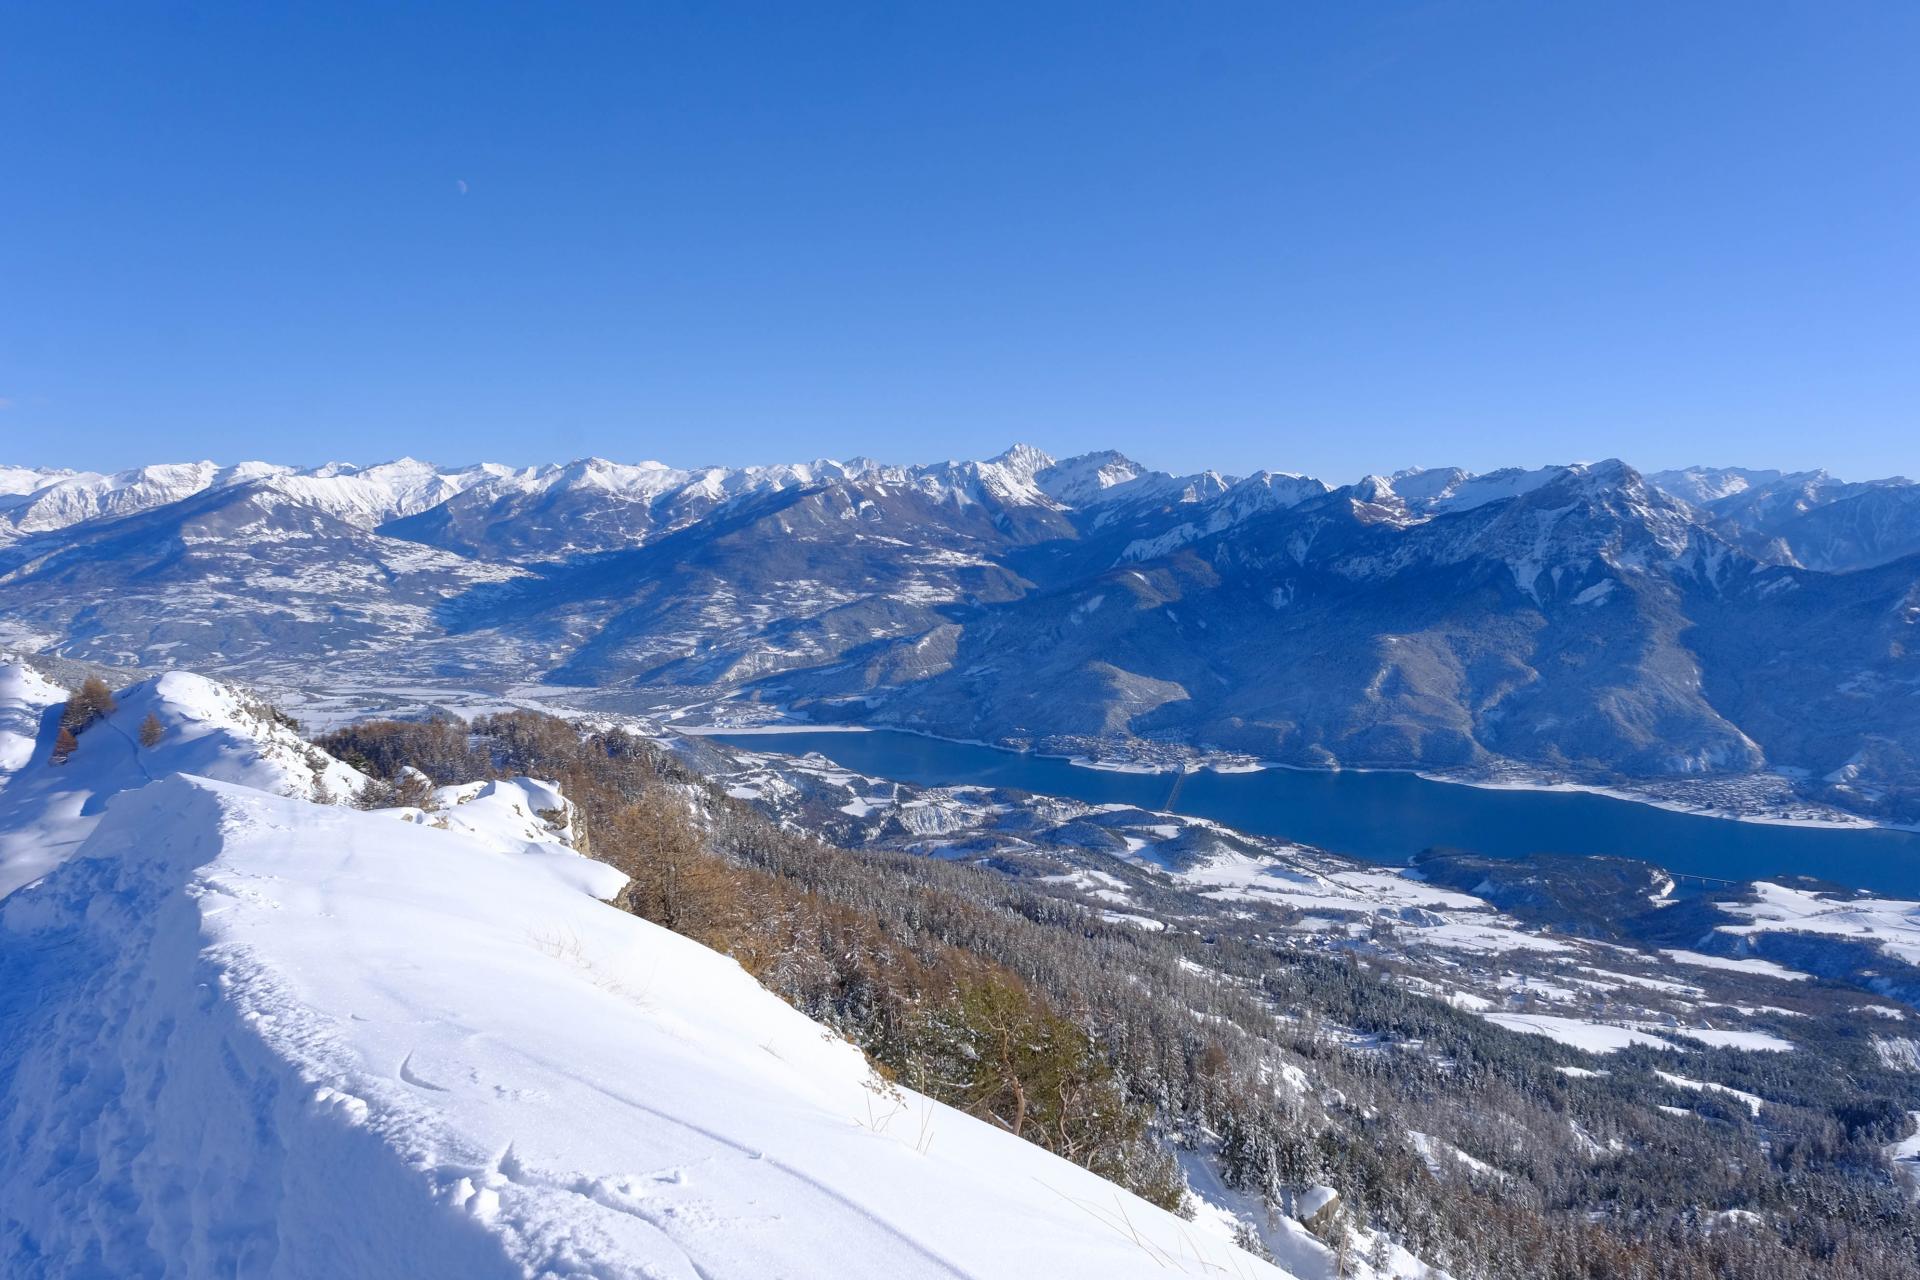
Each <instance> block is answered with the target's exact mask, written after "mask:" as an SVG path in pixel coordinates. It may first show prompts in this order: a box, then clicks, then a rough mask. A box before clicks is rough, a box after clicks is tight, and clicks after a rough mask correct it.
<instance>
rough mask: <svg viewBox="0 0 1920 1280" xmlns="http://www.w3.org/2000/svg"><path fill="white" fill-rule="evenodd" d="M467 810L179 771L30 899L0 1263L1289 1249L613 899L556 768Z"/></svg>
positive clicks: (946, 1266)
mask: <svg viewBox="0 0 1920 1280" xmlns="http://www.w3.org/2000/svg"><path fill="white" fill-rule="evenodd" d="M167 679H172V677H168V678H167ZM134 701H135V699H134V698H132V697H126V698H123V703H122V707H123V709H122V712H121V713H120V715H121V716H125V715H128V714H133V715H136V716H137V715H139V714H143V712H141V711H139V710H138V708H137V707H129V706H128V705H127V704H128V703H131V702H134ZM97 732H99V729H98V727H96V729H94V730H90V731H89V734H88V735H86V737H92V736H93V734H95V733H97ZM218 732H219V731H218V730H211V729H210V730H206V731H204V732H203V733H202V734H201V738H200V739H196V740H204V739H206V738H208V737H212V736H213V735H215V734H216V733H218ZM180 737H181V738H182V739H183V741H182V742H181V743H179V744H178V745H179V749H180V750H182V751H185V750H187V749H188V748H189V747H190V746H191V744H190V743H188V742H186V741H184V739H185V738H186V737H187V734H186V732H185V731H184V730H183V731H182V732H181V733H180ZM95 745H97V744H95ZM85 747H86V742H85V738H83V754H84V752H85ZM97 754H98V756H100V757H101V758H100V759H99V760H98V761H97V762H96V763H97V764H98V767H100V768H101V769H103V770H105V769H109V768H113V767H117V766H116V765H115V764H114V762H112V761H109V760H107V759H105V757H106V756H107V754H108V753H106V752H105V751H101V752H98V753H97ZM261 767H262V768H265V766H261ZM17 781H18V779H16V783H17ZM11 789H12V787H11V786H10V787H9V790H11ZM441 799H442V802H443V805H442V808H441V809H440V810H439V811H437V812H432V811H430V812H425V813H422V812H421V811H418V810H390V811H384V812H371V813H365V812H359V811H356V810H353V809H349V808H346V807H343V806H326V805H318V804H314V803H310V802H308V801H306V800H302V799H294V798H290V797H283V796H277V795H272V794H268V793H267V792H265V791H262V790H258V789H255V788H253V787H249V786H245V785H239V784H237V783H235V782H231V781H228V782H221V781H212V780H209V779H206V778H195V777H187V776H172V777H163V778H161V780H159V781H156V782H153V783H151V784H149V785H145V786H141V787H139V788H138V789H134V790H126V791H122V792H121V793H120V794H119V795H117V796H115V797H114V798H113V799H112V800H111V801H110V802H109V803H108V804H107V805H106V806H105V814H104V816H103V817H98V818H96V819H95V821H96V823H97V826H96V828H95V829H94V830H93V832H92V834H91V835H90V836H89V837H88V838H87V840H86V843H85V844H84V846H83V847H82V848H81V849H80V850H79V851H78V852H77V853H76V854H74V856H72V857H71V858H70V859H68V860H67V861H65V862H64V864H63V865H60V866H58V867H57V868H56V869H54V870H53V871H52V872H51V873H50V874H47V875H46V876H45V877H44V878H43V879H41V880H40V881H39V882H38V883H36V884H32V885H29V886H28V887H26V888H23V889H19V890H17V891H15V892H14V893H13V894H12V896H11V897H9V898H7V899H6V900H5V902H4V903H0V1025H4V1026H5V1027H6V1028H7V1031H8V1034H7V1035H6V1036H5V1037H4V1038H0V1150H4V1151H6V1152H7V1153H8V1156H7V1159H6V1160H4V1161H0V1206H4V1209H3V1210H0V1270H4V1271H5V1272H6V1273H7V1274H13V1275H27V1274H45V1275H69V1274H97V1275H155V1276H159V1275H164V1276H212V1275H223V1276H226V1275H242V1276H249V1277H306V1276H312V1277H327V1278H329V1280H331V1278H334V1277H341V1276H394V1277H401V1276H405V1277H409V1280H430V1278H431V1277H439V1276H446V1277H456V1276H457V1277H462V1278H463V1280H464V1278H469V1277H488V1276H502V1277H505V1276H530V1275H540V1276H569V1277H596V1278H599V1280H624V1278H627V1277H634V1278H637V1277H643V1276H644V1277H652V1278H656V1280H667V1278H672V1277H680V1278H683V1280H734V1278H741V1280H745V1278H748V1277H752V1278H754V1280H759V1278H760V1277H772V1276H873V1277H888V1278H890V1280H892V1278H901V1280H911V1278H913V1277H954V1276H971V1277H980V1278H981V1280H986V1278H988V1277H993V1278H998V1277H1013V1276H1049V1277H1055V1276H1058V1277H1071V1276H1086V1277H1096V1276H1097V1277H1111V1276H1133V1275H1139V1276H1148V1275H1162V1274H1165V1273H1167V1272H1168V1271H1172V1272H1173V1273H1175V1274H1179V1273H1180V1272H1182V1271H1185V1272H1187V1273H1190V1274H1219V1275H1228V1276H1241V1277H1255V1276H1279V1275H1283V1274H1284V1273H1282V1272H1280V1271H1278V1270H1276V1269H1275V1268H1273V1267H1271V1266H1269V1265H1267V1264H1264V1263H1260V1262H1257V1261H1255V1260H1253V1259H1252V1258H1251V1257H1249V1256H1247V1255H1246V1254H1244V1253H1241V1252H1239V1251H1238V1250H1235V1249H1233V1248H1232V1246H1230V1245H1228V1244H1226V1243H1225V1242H1223V1241H1220V1240H1218V1239H1216V1238H1213V1237H1212V1236H1210V1235H1209V1234H1208V1233H1207V1232H1204V1231H1202V1230H1197V1229H1196V1226H1195V1224H1190V1223H1186V1222H1183V1221H1181V1220H1180V1219H1178V1218H1176V1217H1174V1216H1172V1215H1170V1214H1167V1213H1165V1212H1163V1211H1161V1210H1159V1209H1156V1208H1154V1207H1152V1206H1150V1205H1148V1204H1146V1203H1145V1202H1143V1201H1140V1200H1138V1199H1136V1198H1135V1197H1133V1196H1131V1195H1128V1194H1127V1193H1125V1192H1122V1191H1120V1190H1118V1189H1117V1188H1115V1187H1114V1186H1112V1185H1111V1184H1109V1183H1106V1182H1104V1181H1102V1180H1101V1179H1099V1178H1096V1177H1095V1176H1093V1175H1092V1174H1090V1173H1088V1172H1086V1171H1085V1170H1082V1169H1080V1168H1078V1167H1077V1166H1074V1165H1072V1164H1069V1163H1067V1162H1066V1161H1063V1160H1061V1159H1058V1158H1057V1157H1054V1156H1052V1155H1050V1154H1048V1153H1046V1152H1044V1151H1042V1150H1041V1149H1040V1148H1038V1147H1035V1146H1032V1145H1030V1144H1028V1143H1026V1142H1024V1141H1021V1140H1020V1139H1017V1138H1014V1137H1012V1136H1011V1135H1009V1134H1007V1133H1005V1132H1003V1131H1001V1130H999V1129H996V1128H993V1127H990V1126H989V1125H987V1124H985V1123H983V1122H980V1121H977V1120H974V1119H972V1118H970V1117H968V1116H965V1115H962V1114H960V1113H958V1112H955V1111H952V1110H950V1109H948V1108H946V1107H943V1106H940V1105H938V1104H935V1103H931V1102H929V1101H927V1100H925V1099H922V1098H920V1097H918V1096H916V1095H913V1094H910V1093H901V1092H897V1091H892V1090H888V1089H886V1088H884V1087H882V1086H879V1085H878V1084H877V1082H875V1081H874V1078H873V1075H872V1073H871V1071H870V1069H869V1068H868V1066H867V1064H866V1062H865V1060H864V1059H863V1058H862V1056H861V1055H860V1053H859V1052H858V1051H857V1050H856V1049H855V1048H853V1047H852V1046H851V1045H849V1044H847V1043H846V1042H844V1041H842V1040H840V1039H838V1038H837V1037H835V1036H833V1035H831V1034H830V1033H828V1032H826V1031H824V1030H823V1029H822V1028H821V1027H820V1026H819V1025H817V1024H815V1023H813V1022H811V1021H809V1020H808V1019H806V1018H805V1017H803V1016H802V1015H800V1014H799V1013H797V1012H795V1011H794V1010H792V1009H791V1008H789V1007H788V1006H787V1005H786V1004H784V1003H783V1002H782V1001H780V1000H779V999H777V998H776V997H774V996H773V995H771V994H770V993H768V992H766V991H765V990H764V989H762V988H761V987H760V986H758V984H756V983H755V982H754V981H753V980H752V979H751V978H750V977H749V976H748V975H747V974H746V973H745V972H744V971H742V970H741V969H740V968H739V967H738V966H737V965H736V964H734V963H733V962H732V961H731V960H729V959H726V958H724V957H722V956H720V955H718V954H716V953H714V952H711V951H708V950H706V949H704V948H702V947H700V946H698V945H696V944H695V943H693V942H691V941H688V940H687V939H684V938H681V937H679V936H677V935H675V934H672V933H669V932H667V931H665V930H663V929H660V928H657V927H655V926H653V925H650V924H647V923H645V922H643V921H641V920H638V919H636V918H634V917H632V916H629V915H626V914H624V913H622V912H620V911H618V910H615V909H614V908H612V907H610V906H607V905H605V904H603V903H601V902H599V901H596V900H595V898H594V897H593V896H592V893H591V892H583V891H582V890H583V888H588V889H590V890H592V891H593V892H611V891H613V890H616V889H617V888H618V879H617V877H615V878H614V879H613V880H612V881H611V882H609V881H606V880H604V879H602V880H601V881H600V882H598V883H595V884H590V885H589V884H586V883H585V882H584V881H583V878H582V877H580V876H578V875H575V874H570V873H569V872H570V869H577V868H578V867H579V866H580V865H581V864H585V863H586V862H587V860H586V859H584V858H581V857H580V856H579V855H577V854H574V853H572V852H571V851H570V850H567V849H565V848H564V847H563V845H562V844H561V843H560V838H561V837H562V835H563V834H564V827H565V816H566V815H565V808H564V805H554V804H548V803H546V802H547V801H550V800H555V799H558V797H557V796H555V795H554V794H552V793H551V792H550V790H543V789H542V784H538V783H532V782H530V781H527V780H520V781H516V782H514V783H510V784H494V785H493V787H492V788H491V789H486V788H480V789H475V790H474V793H473V794H471V795H468V796H465V797H464V803H463V802H462V797H460V796H458V795H455V796H450V797H449V796H445V795H443V796H442V797H441ZM448 800H451V801H452V803H451V804H448V803H446V801H448ZM555 810H557V811H559V813H558V815H557V820H558V821H559V823H560V825H559V826H556V825H555V819H550V818H548V817H543V816H541V815H542V811H555ZM525 836H531V837H534V839H532V840H526V839H523V838H522V837H525ZM543 843H544V844H545V845H546V846H547V848H546V849H545V851H544V852H542V851H541V850H539V849H538V847H537V846H539V845H541V844H543ZM535 853H538V854H540V856H529V855H530V854H535Z"/></svg>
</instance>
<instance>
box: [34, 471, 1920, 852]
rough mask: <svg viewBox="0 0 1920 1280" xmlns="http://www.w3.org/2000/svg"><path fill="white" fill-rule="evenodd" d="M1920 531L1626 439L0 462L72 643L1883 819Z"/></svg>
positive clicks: (1892, 804)
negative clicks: (1146, 459) (1632, 781)
mask: <svg viewBox="0 0 1920 1280" xmlns="http://www.w3.org/2000/svg"><path fill="white" fill-rule="evenodd" d="M1916 553H1920V486H1915V485H1913V484H1911V483H1909V482H1906V481H1899V480H1889V481H1878V482H1873V483H1871V484H1864V485H1850V484H1844V483H1842V482H1839V481H1834V480H1832V479H1831V478H1830V477H1825V476H1824V475H1822V474H1820V473H1804V474H1794V475H1783V474H1781V473H1777V472H1756V471H1739V470H1735V469H1721V470H1710V469H1704V468H1695V469H1692V470H1689V471H1686V472H1671V473H1660V474H1656V475H1652V476H1642V475H1641V474H1640V473H1638V472H1636V471H1635V470H1634V469H1633V468H1631V467H1629V466H1627V465H1626V464H1624V463H1621V462H1618V461H1608V462H1604V463H1598V464H1576V465H1572V466H1567V467H1546V468H1539V469H1534V470H1520V469H1507V470H1503V471H1496V472H1491V473H1487V474H1483V475H1477V476H1476V475H1472V474H1470V473H1467V472H1465V471H1461V470H1457V469H1437V470H1412V471H1403V472H1399V473H1396V474H1395V475H1393V476H1390V477H1379V476H1370V477H1367V478H1365V479H1363V480H1362V481H1360V482H1358V483H1356V484H1353V485H1346V486H1341V487H1337V488H1335V487H1329V486H1327V485H1326V484H1324V483H1322V482H1320V481H1317V480H1312V479H1310V478H1307V477H1303V476H1296V475H1289V474H1284V473H1267V472H1262V473H1259V474H1256V475H1254V476H1251V477H1245V478H1239V477H1232V476H1224V475H1219V474H1216V473H1212V472H1205V473H1200V474H1197V475H1191V476H1173V475H1169V474H1166V473H1162V472H1155V471H1152V470H1150V469H1148V468H1145V467H1143V466H1141V465H1140V464H1138V463H1135V462H1133V461H1131V460H1129V459H1127V458H1125V457H1123V456H1122V455H1119V454H1117V453H1111V452H1105V453H1095V454H1088V455H1084V456H1082V457H1079V458H1071V459H1066V460H1055V459H1053V458H1051V457H1049V456H1048V455H1046V454H1044V453H1042V452H1040V451H1039V450H1035V449H1031V448H1027V447H1016V448H1014V449H1010V450H1008V451H1007V452H1006V453H1004V454H1001V455H1000V456H998V457H996V458H993V459H989V460H986V461H979V462H947V463H938V464H933V465H927V466H912V467H903V466H892V465H884V464H881V463H877V462H873V461H871V460H867V459H856V460H853V461H850V462H832V461H820V462H814V463H806V464H795V465H789V466H771V467H753V468H744V469H734V470H729V469H724V468H704V469H693V470H677V469H674V468H670V467H666V466H663V465H661V464H657V463H646V464H639V465H623V464H615V463H610V462H605V461H603V460H597V459H588V460H583V461H580V462H576V463H571V464H567V465H564V466H546V467H532V468H513V467H506V466H501V465H497V464H483V465H478V466H471V467H462V468H452V469H448V468H436V467H433V466H430V465H428V464H425V463H419V462H414V461H411V460H403V461H401V462H396V463H389V464H382V465H380V466H374V467H366V468H356V467H350V466H345V465H339V464H335V465H330V466H327V467H322V468H315V469H311V470H307V471H298V470H294V469H291V468H286V467H278V466H272V465H268V464H260V463H253V464H242V465H241V466H237V467H228V468H221V467H216V466H215V465H214V464H211V463H206V464H195V465H191V466H173V467H148V468H141V469H139V470H137V471H133V472H124V473H119V474H118V475H115V476H111V477H101V476H88V475H76V474H69V473H48V472H29V471H26V470H24V469H0V626H4V627H5V628H6V635H7V638H8V639H9V640H10V641H11V642H12V643H15V644H17V645H19V646H21V647H26V648H33V649H38V650H40V651H42V652H49V653H59V654H61V655H64V656H71V657H80V658H87V659H91V660H95V661H107V662H114V663H120V664H137V665H145V666H165V665H173V664H180V665H198V666H202V667H208V668H212V669H216V670H223V671H235V672H241V673H245V674H247V675H248V676H250V677H251V678H254V679H261V680H266V681H269V682H271V681H274V680H279V681H283V682H290V681H298V680H303V679H307V678H311V677H312V676H313V675H314V674H315V673H316V672H319V671H326V670H331V671H335V672H347V671H353V670H359V671H361V672H362V673H363V674H364V672H365V671H366V670H367V669H368V667H369V663H370V662H375V661H377V664H378V669H379V670H380V672H381V673H382V674H383V675H387V676H391V677H394V678H421V679H439V680H468V681H476V682H487V681H491V682H496V683H504V682H515V681H527V680H536V679H537V680H543V681H547V682H552V683H563V684H576V685H586V686H596V687H601V688H615V689H619V688H629V689H640V690H646V691H647V692H648V694H649V696H653V697H655V700H656V703H671V702H674V701H682V702H694V701H700V700H703V699H708V698H712V697H723V698H737V697H746V698H754V699H760V700H765V701H771V702H776V703H779V704H783V705H787V706H789V707H793V708H797V709H799V710H800V711H801V712H802V713H803V714H806V715H808V716H811V717H812V718H814V719H819V720H851V721H861V722H867V723H874V724H895V725H903V726H908V727H913V728H918V729H923V730H927V731H931V732H936V733H943V734H948V735H951V736H962V737H974V738H984V739H987V740H994V741H1015V742H1024V743H1029V744H1031V743H1045V742H1063V741H1070V740H1072V739H1075V738H1081V737H1088V738H1102V739H1107V740H1116V741H1118V740H1126V739H1129V738H1133V737H1139V736H1150V737H1154V738H1161V739H1167V740H1171V741H1176V742H1183V743H1186V744H1189V745H1191V746H1195V747H1218V748H1225V749H1232V750H1239V751H1246V752H1250V753H1253V754H1257V755H1261V756H1264V757H1268V758H1275V759H1279V760H1283V761H1286V762H1290V763H1297V764H1310V765H1314V764H1317V765H1326V764H1334V763H1343V764H1369V765H1398V766H1405V765H1415V766H1426V767H1450V768H1461V769H1478V768H1487V767H1493V766H1497V765H1505V764H1510V763H1516V762H1517V763H1519V764H1521V765H1524V766H1526V767H1529V768H1532V769H1535V770H1541V771H1548V772H1554V773H1564V774H1570V775H1576V776H1582V777H1600V778H1610V777H1624V778H1631V777H1670V776H1674V775H1689V774H1724V773H1730V772H1731V773H1740V772H1743V771H1750V770H1755V769H1760V768H1767V767H1778V766H1786V767H1788V768H1791V769H1795V770H1799V771H1803V772H1804V773H1805V775H1806V779H1807V780H1806V782H1805V784H1804V786H1805V788H1806V789H1807V790H1808V791H1809V792H1811V793H1814V794H1817V795H1819V796H1820V797H1822V798H1825V799H1828V800H1831V801H1835V802H1838V803H1842V804H1845V805H1847V806H1850V807H1853V808H1855V809H1860V810H1864V811H1867V812H1870V813H1876V814H1883V815H1888V816H1899V815H1905V814H1907V812H1908V810H1909V809H1911V808H1913V807H1914V806H1916V805H1920V799H1917V798H1916V797H1915V796H1914V795H1913V793H1912V783H1911V781H1910V779H1911V778H1912V776H1913V775H1914V772H1915V765H1916V764H1917V763H1920V663H1916V659H1915V657H1914V656H1913V652H1912V650H1913V645H1912V640H1911V637H1912V635H1913V632H1912V630H1911V628H1912V627H1913V625H1914V623H1915V619H1916V617H1920V585H1916V584H1920V554H1916ZM1903 788H1904V790H1903Z"/></svg>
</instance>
